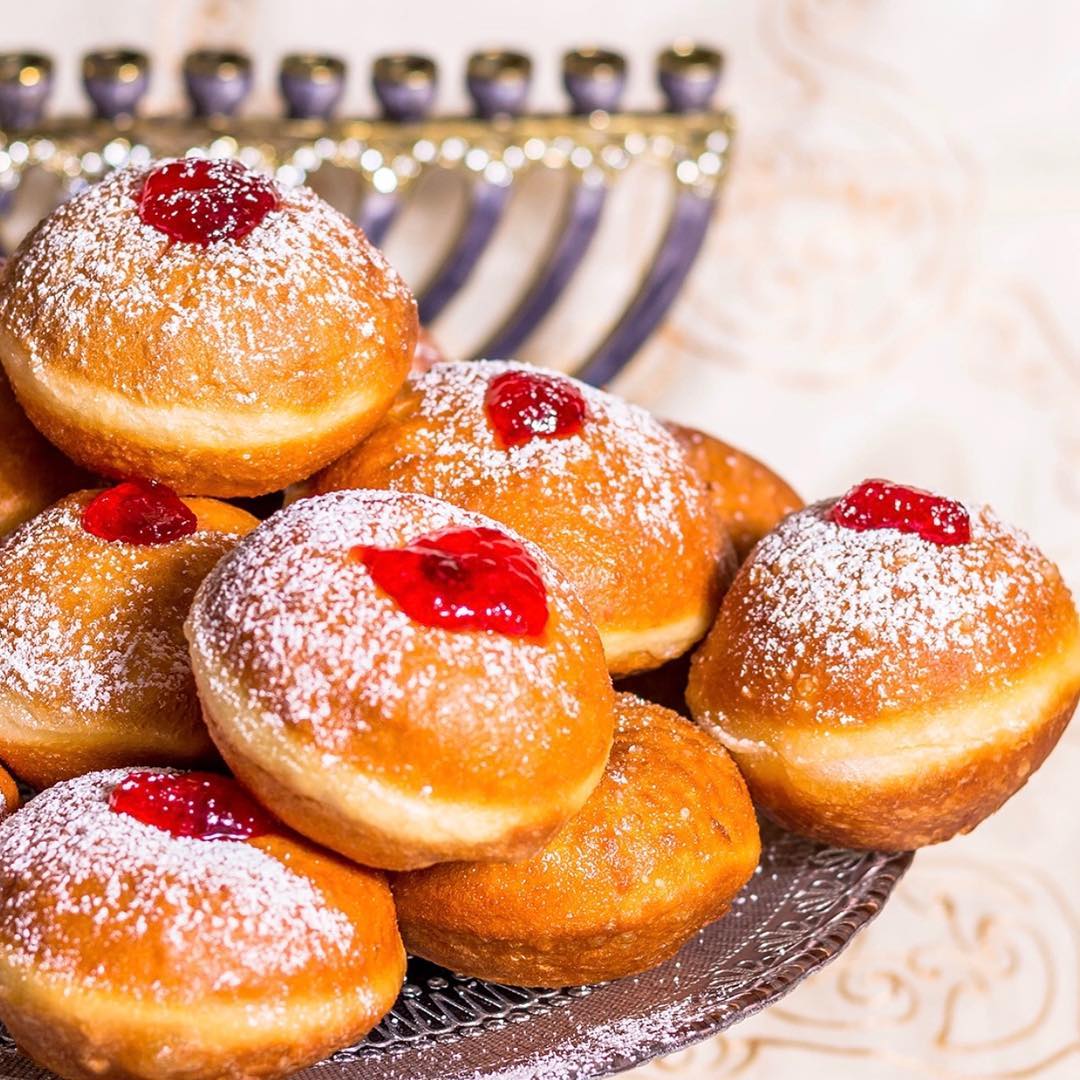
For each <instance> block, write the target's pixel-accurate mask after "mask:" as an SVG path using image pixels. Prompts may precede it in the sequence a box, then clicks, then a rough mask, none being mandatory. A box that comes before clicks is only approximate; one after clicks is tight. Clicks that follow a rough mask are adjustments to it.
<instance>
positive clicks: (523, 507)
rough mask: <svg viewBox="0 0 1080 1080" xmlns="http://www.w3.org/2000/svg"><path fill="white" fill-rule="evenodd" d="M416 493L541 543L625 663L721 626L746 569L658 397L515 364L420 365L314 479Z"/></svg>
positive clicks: (679, 649) (657, 660) (627, 667)
mask: <svg viewBox="0 0 1080 1080" xmlns="http://www.w3.org/2000/svg"><path fill="white" fill-rule="evenodd" d="M344 488H383V489H389V490H394V491H411V492H419V493H422V494H426V495H434V496H435V497H436V498H440V499H445V500H446V501H447V502H451V503H454V504H455V505H456V506H461V507H463V508H465V509H467V510H474V511H476V512H477V513H481V514H486V515H487V516H488V517H491V518H493V519H494V520H496V521H499V522H501V523H502V524H504V525H507V526H508V527H510V528H511V529H513V530H514V531H515V532H517V533H520V534H521V535H522V536H524V537H526V538H527V539H529V540H532V541H533V542H534V543H537V544H539V545H540V546H541V547H543V548H544V550H545V551H547V553H548V554H549V555H550V556H551V557H552V559H553V560H554V561H555V563H556V565H557V566H559V567H560V568H561V569H562V571H563V573H565V574H566V576H567V577H568V578H569V579H570V580H571V581H572V582H573V584H574V585H575V586H576V587H577V589H578V592H579V593H580V595H581V598H582V600H583V601H584V603H585V606H586V608H588V610H589V611H590V612H591V614H592V616H593V619H594V620H595V622H596V624H597V627H598V628H599V630H600V636H601V638H602V639H603V642H604V650H605V653H606V655H607V659H608V666H609V668H610V669H611V671H612V673H613V674H628V673H630V672H633V671H638V670H643V669H646V668H650V667H657V666H659V665H660V664H661V663H663V662H664V661H665V660H668V659H671V658H672V657H675V656H678V655H679V654H680V653H683V652H685V651H686V650H687V649H688V648H690V646H691V645H693V644H694V643H695V642H696V641H697V640H698V639H699V638H701V637H702V636H703V635H704V633H705V631H706V630H707V629H708V627H709V625H710V623H711V621H712V618H713V616H714V614H715V612H716V607H717V604H718V602H719V599H720V595H721V593H722V591H723V588H724V585H725V584H726V580H727V577H728V576H729V574H730V573H731V571H732V569H733V567H732V564H731V562H730V558H731V555H730V548H729V546H728V541H727V539H726V537H725V536H724V535H723V531H722V529H721V528H720V525H719V523H718V522H717V521H716V519H715V516H714V515H713V513H712V512H711V510H710V507H709V503H708V498H707V496H706V494H705V490H704V485H703V483H702V482H701V480H700V479H699V478H698V476H697V474H696V473H695V472H694V470H693V469H692V468H691V466H690V464H689V462H688V461H687V459H686V455H685V453H684V452H683V451H682V449H681V447H680V446H679V445H678V443H677V442H676V440H675V439H674V438H673V437H672V436H671V435H670V434H669V433H668V432H667V431H666V430H665V429H664V428H663V426H662V425H661V424H660V423H659V422H658V421H656V420H654V419H653V418H652V417H651V416H650V415H649V414H648V413H647V412H645V410H643V409H640V408H638V407H637V406H634V405H630V404H628V403H627V402H624V401H620V400H619V399H618V398H616V397H613V396H612V395H611V394H606V393H604V392H603V391H601V390H596V389H594V388H592V387H589V386H585V385H584V384H583V383H579V382H577V381H575V380H573V379H570V378H567V377H565V376H562V375H556V374H554V373H552V372H544V371H541V370H539V369H536V368H530V367H528V366H526V365H523V364H514V363H507V362H503V361H472V362H454V361H451V362H448V363H441V364H436V365H435V366H434V367H433V368H432V369H431V370H430V371H428V372H426V373H422V374H415V373H414V374H412V375H410V376H409V378H408V380H407V381H406V384H405V388H404V389H403V391H402V393H401V394H400V395H399V397H398V399H397V401H396V402H395V404H394V406H393V408H392V409H391V411H390V412H389V413H388V414H387V416H386V417H385V418H384V420H383V421H382V422H381V423H380V424H379V426H378V427H377V428H376V430H375V431H374V432H373V433H372V434H371V435H370V436H369V437H368V438H367V439H366V440H365V441H364V442H363V443H361V444H360V445H359V446H357V447H356V448H355V449H353V450H352V451H350V452H349V453H348V454H346V455H345V457H344V458H342V459H341V460H340V461H338V462H335V463H334V464H333V465H331V466H330V467H329V468H328V469H326V470H325V471H324V472H322V473H321V474H320V475H318V476H317V477H315V479H314V481H313V483H312V485H311V490H314V491H317V492H326V491H334V490H340V489H344Z"/></svg>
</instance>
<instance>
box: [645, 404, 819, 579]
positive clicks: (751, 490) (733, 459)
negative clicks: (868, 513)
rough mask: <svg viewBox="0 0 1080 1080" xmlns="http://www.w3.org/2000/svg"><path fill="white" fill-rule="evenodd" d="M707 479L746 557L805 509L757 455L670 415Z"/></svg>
mask: <svg viewBox="0 0 1080 1080" xmlns="http://www.w3.org/2000/svg"><path fill="white" fill-rule="evenodd" d="M665 426H666V427H667V429H668V430H669V431H670V432H671V433H672V435H674V436H675V438H676V439H678V440H679V442H680V443H681V444H682V447H683V449H684V450H685V451H686V453H687V456H688V457H689V458H690V462H691V464H692V465H693V466H694V468H695V469H697V471H698V473H699V474H700V475H701V477H702V478H703V479H704V481H705V486H706V487H707V488H708V492H709V498H710V499H711V500H712V504H713V508H714V509H715V511H716V514H717V516H718V517H719V518H720V520H721V522H723V524H724V525H725V526H726V528H727V531H728V535H729V536H730V537H731V541H732V543H733V544H734V545H735V554H736V555H737V557H738V561H739V562H740V563H741V562H742V561H743V560H744V559H745V558H746V557H747V555H749V554H750V552H751V550H753V547H754V545H755V544H756V543H757V542H758V541H759V540H760V539H761V538H762V537H763V536H764V535H765V534H766V533H769V532H771V531H772V530H773V529H774V528H775V527H776V526H777V524H778V523H779V522H780V520H781V518H783V517H785V516H786V515H788V514H790V513H792V512H793V511H795V510H801V509H802V506H803V501H802V499H800V498H799V496H798V495H797V494H796V493H795V491H794V489H793V488H792V487H791V486H790V485H789V484H788V483H787V482H786V481H785V480H783V479H781V478H780V477H779V476H777V474H776V473H774V472H773V471H772V469H770V468H769V467H768V466H767V465H763V464H762V463H761V462H760V461H758V460H757V458H753V457H751V456H750V455H749V454H746V453H743V451H742V450H736V449H735V447H734V446H730V445H729V444H728V443H726V442H722V441H721V440H720V439H717V438H714V437H713V436H712V435H706V434H705V432H703V431H698V430H696V429H695V428H689V427H683V426H682V424H676V423H672V422H670V421H665Z"/></svg>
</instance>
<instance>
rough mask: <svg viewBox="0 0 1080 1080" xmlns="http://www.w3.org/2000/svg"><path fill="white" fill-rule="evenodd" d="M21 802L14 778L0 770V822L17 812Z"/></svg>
mask: <svg viewBox="0 0 1080 1080" xmlns="http://www.w3.org/2000/svg"><path fill="white" fill-rule="evenodd" d="M21 801H22V800H21V798H20V796H19V788H18V785H17V784H16V783H15V778H14V777H13V776H12V775H11V773H9V772H8V771H7V770H6V769H0V820H2V819H3V818H6V817H7V816H8V814H13V813H14V812H15V811H16V810H18V809H19V803H20V802H21Z"/></svg>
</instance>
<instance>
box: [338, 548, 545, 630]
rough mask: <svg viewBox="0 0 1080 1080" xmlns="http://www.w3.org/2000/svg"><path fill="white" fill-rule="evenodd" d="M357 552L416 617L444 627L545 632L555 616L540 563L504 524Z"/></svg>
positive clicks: (379, 581) (381, 584)
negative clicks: (550, 609) (500, 527)
mask: <svg viewBox="0 0 1080 1080" xmlns="http://www.w3.org/2000/svg"><path fill="white" fill-rule="evenodd" d="M351 554H352V555H353V557H354V558H356V559H359V560H360V561H361V562H362V563H363V564H364V565H365V566H366V567H367V569H368V572H369V573H370V574H371V576H372V578H374V580H375V584H376V585H378V586H379V588H380V589H382V590H383V592H385V593H387V594H388V595H389V596H391V597H392V598H393V599H394V601H395V602H396V603H397V604H398V606H399V607H400V608H401V610H402V611H404V612H405V614H406V615H408V616H409V618H411V619H415V620H416V621H417V622H419V623H423V624H424V625H425V626H435V627H440V628H442V629H445V630H490V631H493V632H494V633H497V634H506V635H508V636H509V637H538V636H539V635H540V634H542V633H543V631H544V627H545V626H546V625H547V620H548V606H547V591H546V589H545V588H544V582H543V580H542V579H541V577H540V568H539V567H538V566H537V565H536V562H535V561H534V560H533V557H532V556H531V555H530V554H529V553H528V552H527V551H526V550H525V548H524V547H522V545H521V544H520V543H519V542H518V541H517V540H513V539H511V538H510V537H509V536H507V535H506V534H505V533H502V532H500V531H499V530H498V529H486V528H478V529H469V528H449V529H442V530H440V531H439V532H433V533H428V534H427V535H426V536H421V537H419V538H418V539H416V540H413V541H412V543H410V544H407V545H406V546H405V547H402V548H379V547H366V546H363V545H361V546H358V547H355V548H353V549H352V552H351Z"/></svg>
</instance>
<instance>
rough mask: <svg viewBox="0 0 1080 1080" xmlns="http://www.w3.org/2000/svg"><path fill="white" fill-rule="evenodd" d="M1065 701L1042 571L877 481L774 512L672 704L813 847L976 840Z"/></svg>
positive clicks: (1050, 735) (987, 530) (1024, 543)
mask: <svg viewBox="0 0 1080 1080" xmlns="http://www.w3.org/2000/svg"><path fill="white" fill-rule="evenodd" d="M1078 693H1080V634H1078V626H1077V615H1076V610H1075V608H1074V606H1073V601H1072V597H1071V596H1070V595H1069V591H1068V589H1067V588H1066V587H1065V585H1064V584H1063V582H1062V580H1061V575H1060V574H1059V573H1058V570H1057V568H1056V567H1055V566H1054V565H1053V563H1051V562H1050V561H1049V560H1048V559H1047V558H1046V557H1045V556H1044V555H1043V554H1042V553H1041V552H1040V551H1039V550H1038V549H1037V548H1036V547H1035V546H1034V544H1032V542H1031V541H1030V540H1029V539H1028V538H1027V536H1025V535H1024V534H1023V533H1021V532H1018V531H1017V530H1015V529H1013V528H1011V527H1009V526H1008V525H1006V524H1004V523H1003V522H1002V521H1001V520H1000V518H998V516H997V515H996V514H995V513H994V512H993V511H992V510H990V509H989V508H986V507H977V506H970V507H969V506H965V505H963V504H961V503H958V502H954V501H952V500H949V499H944V498H941V497H940V496H936V495H931V494H929V493H927V492H923V491H919V490H918V489H913V488H906V487H901V486H899V485H896V484H891V483H888V482H886V481H879V480H872V481H866V482H865V483H863V484H860V485H859V486H857V487H855V488H853V489H852V490H851V491H850V492H848V494H847V495H845V496H844V497H843V498H842V499H839V500H837V499H830V500H827V501H825V502H820V503H817V504H815V505H813V506H810V507H807V508H806V509H804V510H800V511H798V512H797V513H794V514H792V515H790V516H789V517H787V518H785V519H784V520H783V521H782V522H781V523H780V525H779V526H778V528H777V529H776V530H775V531H774V532H772V533H770V534H769V535H768V536H767V537H765V538H764V539H763V540H762V541H761V542H760V543H759V544H758V545H757V547H756V548H755V549H754V551H753V553H752V554H751V556H750V558H749V559H748V560H747V562H746V563H744V564H743V566H742V568H741V569H740V571H739V574H738V576H737V577H736V579H735V582H734V584H733V585H732V587H731V590H730V591H729V593H728V595H727V597H726V598H725V600H724V603H723V605H722V607H721V609H720V614H719V616H718V617H717V621H716V625H715V626H714V627H713V629H712V630H711V631H710V633H709V636H708V638H707V639H706V640H705V643H704V644H703V645H702V646H701V648H700V649H699V650H698V652H697V653H696V655H695V656H694V659H693V664H692V667H691V673H690V686H689V690H688V692H687V700H688V702H689V704H690V707H691V710H692V711H693V715H694V718H695V719H696V720H697V721H698V722H699V723H701V724H703V725H705V726H707V727H708V728H709V729H711V730H712V731H713V732H714V733H715V734H716V736H717V737H718V738H719V739H720V740H721V742H722V743H723V744H724V745H725V746H726V747H727V748H728V749H729V750H730V751H731V753H732V754H733V755H734V756H735V758H736V760H737V761H738V763H739V765H740V767H741V768H742V770H743V774H744V775H745V776H746V779H747V782H748V783H749V785H750V789H751V792H752V793H753V795H754V799H755V802H756V803H757V804H758V806H759V807H760V808H761V809H763V810H765V811H766V812H768V813H769V814H770V815H771V816H772V817H773V818H775V819H776V820H777V821H779V822H780V823H781V824H783V825H785V826H787V827H788V828H790V829H793V830H796V831H798V832H801V833H804V834H806V835H808V836H811V837H814V838H816V839H819V840H822V841H825V842H827V843H833V844H841V845H846V846H850V847H859V848H888V849H909V848H916V847H920V846H922V845H924V844H932V843H937V842H939V841H942V840H947V839H949V837H951V836H953V835H955V834H956V833H958V832H967V831H969V830H970V829H972V828H974V827H975V826H976V825H977V824H979V822H980V821H982V820H983V819H984V818H986V817H987V816H988V815H989V814H991V813H992V812H993V811H994V810H996V809H997V808H998V807H999V806H1001V804H1002V803H1004V802H1005V800H1006V799H1008V798H1009V797H1010V796H1011V795H1012V794H1013V793H1014V792H1016V791H1017V790H1018V789H1019V788H1020V787H1021V786H1022V785H1023V784H1024V783H1025V782H1026V781H1027V779H1028V777H1029V776H1030V775H1031V774H1032V773H1033V772H1034V771H1035V770H1036V769H1037V768H1038V767H1039V765H1041V764H1042V762H1043V760H1044V759H1045V757H1046V755H1047V754H1048V753H1049V752H1050V750H1051V749H1053V747H1054V745H1055V743H1056V742H1057V740H1058V738H1059V737H1060V736H1061V733H1062V731H1063V730H1064V729H1065V726H1066V724H1067V723H1068V721H1069V718H1070V717H1071V716H1072V713H1073V710H1074V708H1075V706H1076V702H1077V695H1078Z"/></svg>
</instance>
